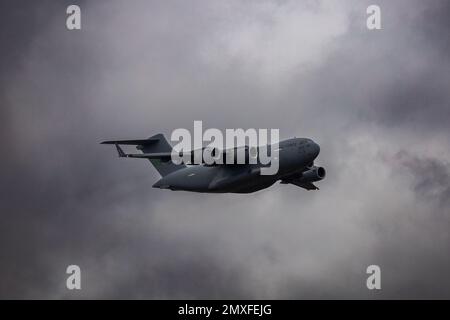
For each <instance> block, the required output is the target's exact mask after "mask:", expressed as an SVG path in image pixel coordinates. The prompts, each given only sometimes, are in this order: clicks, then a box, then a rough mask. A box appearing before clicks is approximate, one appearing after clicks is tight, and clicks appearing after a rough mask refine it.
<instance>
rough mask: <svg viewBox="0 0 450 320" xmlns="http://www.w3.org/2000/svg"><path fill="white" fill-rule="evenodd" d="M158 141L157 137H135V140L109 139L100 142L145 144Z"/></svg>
mask: <svg viewBox="0 0 450 320" xmlns="http://www.w3.org/2000/svg"><path fill="white" fill-rule="evenodd" d="M158 141H159V139H158V138H156V139H155V138H149V139H137V140H110V141H103V142H101V144H128V145H141V146H146V145H149V144H152V143H155V142H158Z"/></svg>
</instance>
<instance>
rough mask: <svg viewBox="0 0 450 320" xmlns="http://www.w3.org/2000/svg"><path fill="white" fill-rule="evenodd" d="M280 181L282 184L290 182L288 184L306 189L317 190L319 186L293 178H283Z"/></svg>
mask: <svg viewBox="0 0 450 320" xmlns="http://www.w3.org/2000/svg"><path fill="white" fill-rule="evenodd" d="M281 183H283V184H287V183H290V184H293V185H296V186H297V187H300V188H303V189H306V190H319V188H318V187H317V186H315V185H314V184H313V183H311V182H298V181H295V180H291V181H285V180H283V181H281Z"/></svg>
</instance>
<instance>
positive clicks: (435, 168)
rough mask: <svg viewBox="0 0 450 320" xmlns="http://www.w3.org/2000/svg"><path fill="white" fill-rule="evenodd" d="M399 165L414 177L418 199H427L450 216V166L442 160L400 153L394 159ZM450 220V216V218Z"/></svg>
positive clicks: (404, 152)
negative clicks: (434, 201)
mask: <svg viewBox="0 0 450 320" xmlns="http://www.w3.org/2000/svg"><path fill="white" fill-rule="evenodd" d="M394 159H395V160H396V161H398V163H399V165H400V166H402V167H403V168H404V169H406V170H407V172H408V173H411V174H412V175H413V176H414V182H413V187H414V191H415V192H416V193H417V195H418V197H427V198H430V199H432V200H436V202H437V203H438V204H439V205H440V206H441V207H442V209H443V213H445V214H447V215H448V214H450V212H449V205H450V203H449V201H450V165H449V163H445V162H443V161H442V160H440V159H433V158H419V157H417V156H412V155H410V154H408V153H407V152H406V151H400V152H399V153H397V154H396V155H395V158H394ZM449 218H450V216H449Z"/></svg>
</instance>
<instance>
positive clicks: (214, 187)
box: [153, 138, 320, 193]
mask: <svg viewBox="0 0 450 320" xmlns="http://www.w3.org/2000/svg"><path fill="white" fill-rule="evenodd" d="M278 152H279V169H278V172H277V173H276V174H274V175H261V174H260V170H259V169H260V168H261V167H264V165H262V164H259V163H258V164H232V165H228V164H226V165H193V166H187V167H185V168H183V169H180V170H177V171H174V172H172V173H170V174H168V175H166V176H164V177H162V178H161V179H160V180H159V181H158V182H156V183H155V184H154V185H153V187H154V188H161V189H170V190H184V191H192V192H206V193H251V192H255V191H258V190H261V189H265V188H268V187H270V186H271V185H273V184H274V183H275V182H277V181H278V180H282V179H283V178H285V177H288V176H292V175H295V174H296V173H301V172H303V171H305V169H306V168H308V167H310V166H311V165H312V163H313V161H314V159H315V158H316V157H317V156H318V155H319V152H320V147H319V145H318V144H317V143H315V142H314V141H312V140H311V139H307V138H293V139H288V140H284V141H281V142H280V143H279V151H278Z"/></svg>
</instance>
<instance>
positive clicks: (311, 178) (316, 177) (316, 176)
mask: <svg viewBox="0 0 450 320" xmlns="http://www.w3.org/2000/svg"><path fill="white" fill-rule="evenodd" d="M325 175H326V171H325V168H324V167H316V166H313V167H311V168H310V169H309V170H307V171H304V172H303V173H302V175H301V176H300V177H299V178H298V179H297V181H298V182H315V181H320V180H322V179H323V178H325Z"/></svg>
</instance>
